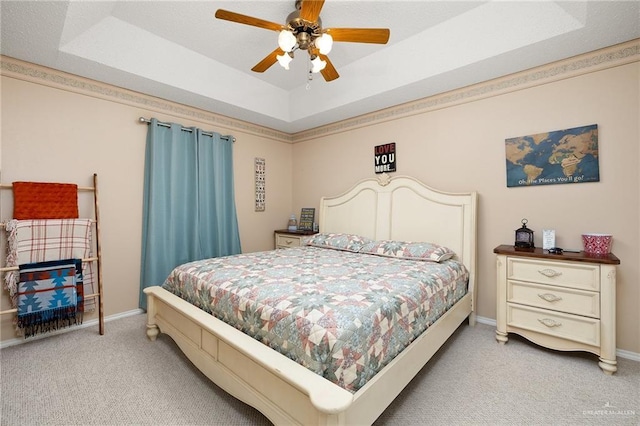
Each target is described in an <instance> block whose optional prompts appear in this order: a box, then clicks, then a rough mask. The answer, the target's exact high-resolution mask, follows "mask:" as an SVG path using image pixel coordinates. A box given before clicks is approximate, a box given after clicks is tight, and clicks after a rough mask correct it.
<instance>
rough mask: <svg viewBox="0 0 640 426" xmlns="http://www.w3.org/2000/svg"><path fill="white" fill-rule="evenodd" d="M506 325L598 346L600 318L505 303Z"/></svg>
mask: <svg viewBox="0 0 640 426" xmlns="http://www.w3.org/2000/svg"><path fill="white" fill-rule="evenodd" d="M507 325H509V326H511V327H517V328H521V329H523V330H531V331H536V332H538V333H542V334H546V335H549V336H555V337H559V338H561V339H566V340H573V341H575V342H580V343H585V344H587V345H592V346H600V320H597V319H594V318H587V317H582V316H578V315H569V314H563V313H560V312H553V311H549V310H545V309H538V308H531V307H528V306H521V305H514V304H511V303H507Z"/></svg>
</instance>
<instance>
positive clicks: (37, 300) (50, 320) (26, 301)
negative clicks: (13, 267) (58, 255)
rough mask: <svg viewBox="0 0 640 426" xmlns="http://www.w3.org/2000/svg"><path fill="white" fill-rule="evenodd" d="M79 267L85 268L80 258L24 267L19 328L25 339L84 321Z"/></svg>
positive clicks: (21, 275)
mask: <svg viewBox="0 0 640 426" xmlns="http://www.w3.org/2000/svg"><path fill="white" fill-rule="evenodd" d="M78 266H79V267H80V268H82V260H80V259H67V260H56V261H50V262H40V263H30V264H26V265H20V283H19V285H18V306H17V309H18V319H17V325H18V327H19V328H20V329H21V330H22V331H23V332H24V334H25V337H30V336H33V335H35V334H38V333H45V332H48V331H51V330H57V329H58V328H61V327H67V326H70V325H73V324H77V323H78V322H80V323H81V322H82V309H78V302H79V300H80V301H81V300H82V272H81V271H78V270H77V269H76V267H78ZM78 278H80V279H79V280H78ZM78 281H79V282H80V289H81V290H80V298H78Z"/></svg>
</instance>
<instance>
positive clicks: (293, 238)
mask: <svg viewBox="0 0 640 426" xmlns="http://www.w3.org/2000/svg"><path fill="white" fill-rule="evenodd" d="M314 234H317V232H314V231H288V230H286V229H277V230H275V231H274V238H275V246H276V248H277V249H279V248H288V247H298V246H300V241H301V240H302V238H304V237H305V236H308V235H314Z"/></svg>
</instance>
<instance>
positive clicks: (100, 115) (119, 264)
mask: <svg viewBox="0 0 640 426" xmlns="http://www.w3.org/2000/svg"><path fill="white" fill-rule="evenodd" d="M28 66H32V65H28ZM36 69H37V70H39V71H42V72H51V70H47V69H42V70H41V69H40V68H37V67H36ZM54 74H55V75H56V76H58V75H61V76H62V77H61V79H63V78H71V79H73V81H75V82H80V83H87V84H89V85H96V84H98V83H96V82H90V81H87V80H83V79H79V78H77V77H70V76H68V75H65V74H63V73H57V72H55V73H54ZM29 79H30V77H29V76H28V75H26V76H25V75H19V74H12V73H9V72H6V73H3V75H2V77H1V81H0V84H1V90H2V91H1V96H2V98H1V99H2V116H1V118H2V131H1V134H0V135H1V138H2V139H1V144H0V147H1V152H2V157H1V161H2V162H1V163H0V170H1V178H2V182H3V183H11V182H13V181H16V180H28V181H50V182H73V183H78V184H79V185H82V186H91V185H92V181H91V177H92V175H93V173H97V174H98V179H99V196H100V200H99V201H100V213H101V234H102V254H103V282H104V306H105V315H107V316H109V315H113V314H119V313H123V312H127V311H131V310H135V309H137V307H138V291H139V280H140V250H141V232H142V231H141V229H142V228H141V221H142V186H143V169H144V150H145V138H146V133H147V125H146V124H140V123H139V122H138V121H137V120H138V117H140V116H144V117H146V118H150V117H156V118H158V119H159V120H161V121H173V122H177V123H181V124H183V125H185V126H197V127H201V128H203V129H205V130H209V131H211V130H213V131H217V132H219V133H222V134H232V135H234V136H235V137H236V142H235V144H234V170H235V174H234V181H235V188H236V206H237V210H238V220H239V226H240V232H241V244H242V249H243V251H245V252H250V251H258V250H269V249H272V248H273V230H274V229H276V228H282V227H283V226H285V225H286V221H287V218H288V216H289V215H290V213H291V196H292V195H291V194H292V187H291V179H290V178H291V162H292V160H291V158H292V157H291V156H292V145H291V144H290V143H289V142H286V141H284V142H283V141H279V140H277V139H276V138H273V137H264V136H260V135H256V134H253V133H251V132H243V131H240V130H238V128H227V127H225V126H223V125H221V124H220V123H218V122H211V121H208V120H206V119H200V120H198V119H190V118H188V116H187V114H186V113H192V112H194V111H195V113H199V111H196V110H189V109H188V108H185V107H183V106H177V105H173V104H171V103H167V102H165V101H163V100H160V99H153V98H144V99H142V100H140V99H138V100H137V103H138V104H140V103H143V101H144V103H147V104H148V105H149V106H148V107H141V106H139V105H136V104H135V103H131V102H127V101H126V100H127V99H128V97H129V95H135V96H138V97H140V96H139V94H132V93H130V92H127V91H125V90H122V89H118V88H113V87H108V86H107V85H103V86H104V87H105V88H106V89H108V90H110V91H113V90H118V91H119V95H118V96H115V97H114V96H113V94H111V93H109V92H108V93H109V95H107V96H100V95H99V94H95V93H93V92H91V90H93V89H91V90H89V89H86V90H85V89H83V90H76V88H75V87H74V86H77V84H68V85H58V86H56V85H55V84H51V83H50V82H49V81H39V80H37V79H34V81H29ZM54 80H55V79H54ZM154 105H157V106H158V108H154ZM167 105H169V107H173V108H175V109H176V110H177V109H180V111H183V112H181V113H180V114H174V113H172V112H169V113H168V112H167V111H166V109H167V108H166V106H167ZM161 107H162V108H161ZM169 109H171V108H169ZM185 111H186V113H185ZM216 118H218V119H219V117H216ZM255 157H262V158H265V159H266V167H267V169H266V170H267V171H266V188H267V208H266V211H265V212H260V213H257V212H255V211H254V210H255V209H254V158H255ZM0 200H2V204H1V205H0V219H2V220H6V219H9V218H11V214H12V202H11V197H10V191H8V190H4V191H3V193H2V198H0ZM89 212H90V210H89ZM3 252H4V251H3ZM0 263H2V264H4V259H2V261H1V262H0ZM5 309H9V300H8V296H7V295H6V291H3V296H2V310H5ZM91 319H92V316H89V318H88V320H91ZM0 320H1V321H2V340H3V341H4V340H7V339H13V338H14V337H15V335H14V333H13V329H12V327H11V320H12V316H11V315H3V316H2V318H1V319H0ZM107 332H108V325H107Z"/></svg>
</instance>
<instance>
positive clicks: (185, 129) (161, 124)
mask: <svg viewBox="0 0 640 426" xmlns="http://www.w3.org/2000/svg"><path fill="white" fill-rule="evenodd" d="M138 121H139V122H141V123H147V124H150V123H151V120H150V119H148V118H144V117H140V118H139V119H138ZM158 126H163V127H171V123H163V122H162V121H158ZM182 130H184V131H185V132H192V131H193V130H191V129H190V128H188V127H184V126H183V127H182ZM202 134H203V135H205V136H213V133H209V132H202ZM220 137H221V138H222V139H226V140H229V138H231V142H235V141H236V138H234V137H232V136H220Z"/></svg>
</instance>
